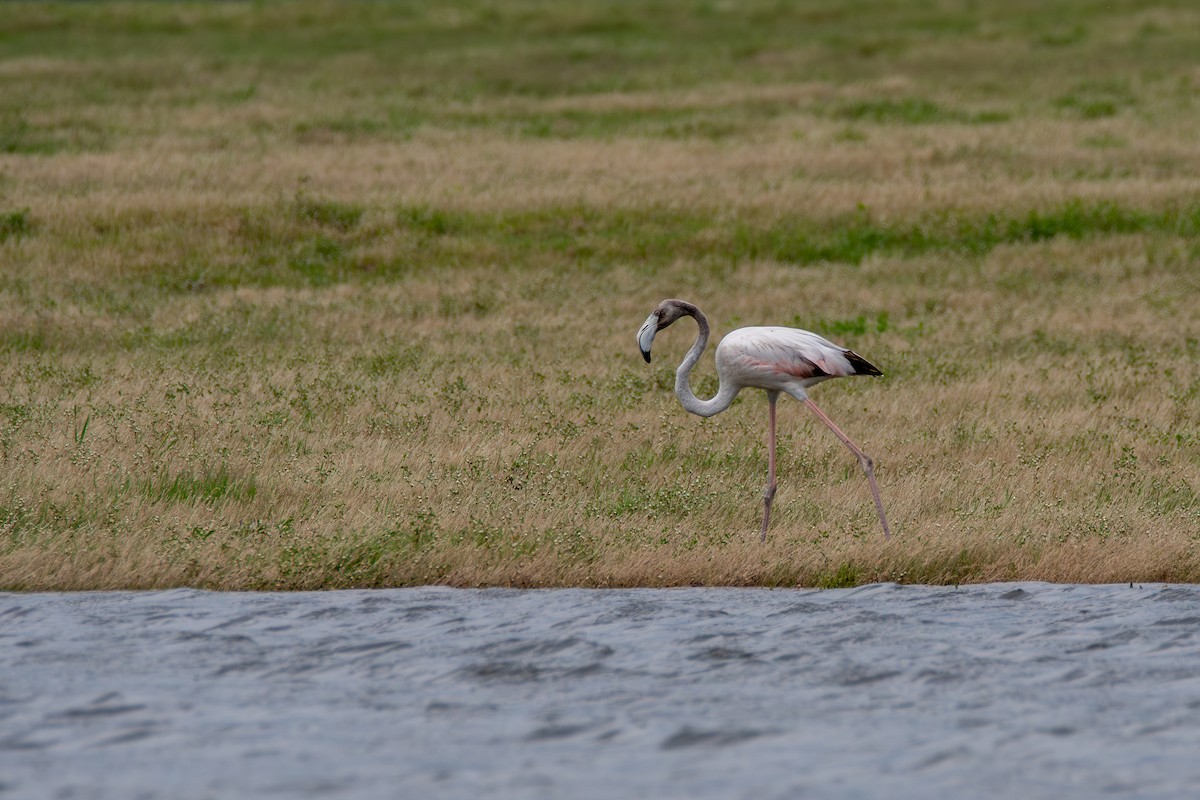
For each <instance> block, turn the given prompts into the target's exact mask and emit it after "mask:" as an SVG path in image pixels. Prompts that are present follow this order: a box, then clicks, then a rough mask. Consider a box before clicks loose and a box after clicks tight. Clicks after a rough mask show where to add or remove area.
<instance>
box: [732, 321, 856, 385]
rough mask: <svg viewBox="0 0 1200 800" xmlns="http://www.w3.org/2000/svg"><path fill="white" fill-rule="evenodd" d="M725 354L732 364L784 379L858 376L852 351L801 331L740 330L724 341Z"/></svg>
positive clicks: (806, 379)
mask: <svg viewBox="0 0 1200 800" xmlns="http://www.w3.org/2000/svg"><path fill="white" fill-rule="evenodd" d="M721 350H724V351H725V353H724V354H723V355H724V356H725V358H726V359H727V360H729V361H737V362H740V364H741V365H744V368H750V369H754V370H755V371H758V372H762V373H766V374H774V375H776V376H778V377H780V378H795V379H799V380H802V381H811V382H814V383H815V382H817V381H820V380H825V379H827V378H838V377H843V376H846V375H854V374H856V373H857V370H856V369H855V365H854V363H853V362H852V360H851V359H850V358H848V357H847V355H848V353H849V351H848V350H846V349H845V348H843V347H839V346H837V345H836V344H834V343H833V342H831V341H829V340H828V339H825V338H824V337H822V336H818V335H817V334H815V333H812V332H810V331H805V330H800V329H799V328H776V327H771V328H740V329H738V330H736V331H733V332H732V333H730V334H729V335H728V336H726V337H725V339H723V340H722V341H721ZM860 360H861V359H860ZM864 363H865V362H864Z"/></svg>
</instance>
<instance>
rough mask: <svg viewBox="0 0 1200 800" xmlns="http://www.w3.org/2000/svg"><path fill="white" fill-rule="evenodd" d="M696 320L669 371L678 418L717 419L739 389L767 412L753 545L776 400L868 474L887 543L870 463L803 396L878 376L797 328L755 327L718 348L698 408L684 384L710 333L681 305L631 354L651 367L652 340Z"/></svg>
mask: <svg viewBox="0 0 1200 800" xmlns="http://www.w3.org/2000/svg"><path fill="white" fill-rule="evenodd" d="M684 316H690V317H693V318H694V319H695V320H696V325H697V326H698V327H699V333H698V334H697V336H696V343H695V344H693V345H692V349H691V350H689V351H688V352H687V355H686V356H684V359H683V362H682V363H681V364H680V365H679V368H678V369H677V370H675V396H676V397H678V398H679V402H680V403H682V404H683V407H684V409H685V410H687V411H690V412H691V413H693V414H698V415H699V416H701V417H711V416H713V415H715V414H719V413H721V412H722V411H724V410H725V409H727V408H729V406H730V405H731V404H732V403H733V399H734V398H735V397H737V394H738V392H740V391H741V390H742V389H763V390H765V391H766V393H767V404H768V408H769V416H768V420H769V422H768V425H767V454H768V455H767V488H766V489H765V490H764V491H763V518H762V531H761V534H760V537H759V538H760V541H763V542H765V541H766V540H767V525H768V524H770V522H771V501H773V500H774V499H775V402H776V401H777V400H778V399H779V393H780V392H784V393H786V394H788V395H791V396H792V397H794V398H795V399H796V400H798V401H799V402H801V403H803V404H804V405H806V406H808V407H809V409H810V410H811V411H812V412H813V413H814V414H816V415H817V419H819V420H821V422H823V423H825V425H826V426H827V427H828V428H829V430H831V431H833V435H834V436H836V437H837V438H838V439H839V440H840V441H841V443H842V444H844V445H846V447H848V448H849V449H850V452H851V453H853V454H854V457H855V458H857V459H858V463H859V464H861V465H862V468H863V471H864V472H865V473H866V474H867V481H868V482H869V483H870V484H871V496H872V497H874V498H875V510H876V511H878V512H879V523H880V524H881V525H883V535H884V537H885V538H887V537H890V536H891V529H890V528H889V527H888V521H887V517H886V516H884V513H883V500H882V499H880V496H879V485H878V484H876V483H875V462H874V461H872V460H871V457H870V456H868V455H867V454H866V453H864V452H863V451H862V449H861V448H859V446H858V445H856V444H855V443H854V442H852V441H850V437H849V436H847V435H846V434H844V433H843V432H842V431H841V429H840V428H838V426H837V425H834V424H833V420H831V419H830V418H829V417H827V416H825V412H823V411H822V410H821V409H819V408H817V405H816V404H815V403H813V401H812V400H811V399H809V397H808V389H809V387H810V386H815V385H816V384H818V383H820V382H821V381H827V380H829V379H830V378H841V377H845V376H849V375H882V374H883V373H882V372H880V371H879V369H878V368H877V367H875V365H874V364H872V363H870V362H869V361H867V360H866V359H865V358H863V357H862V356H860V355H859V354H858V353H855V352H854V351H852V350H847V349H846V348H845V347H841V346H839V345H836V344H834V343H833V342H831V341H829V340H828V339H825V338H824V337H822V336H818V335H817V334H815V333H812V332H810V331H805V330H801V329H799V328H781V327H761V328H760V327H755V328H738V329H737V330H735V331H731V332H730V333H729V334H728V335H727V336H726V337H725V338H724V339H722V340H721V342H720V343H719V344H718V345H717V375H718V377H719V378H720V380H721V384H720V388H719V389H718V390H717V394H716V396H714V397H712V398H711V399H709V400H701V399H700V398H698V397H696V395H694V394H693V393H692V390H691V387H689V386H688V378H689V376H690V375H691V374H692V368H693V367H694V366H696V362H697V361H699V360H700V355H701V354H702V353H703V352H704V348H706V347H707V346H708V335H709V326H708V318H707V317H706V316H704V312H703V311H701V310H700V309H699V308H697V307H696V306H695V305H693V304H692V303H688V302H686V301H684V300H663V301H662V302H661V303H659V304H658V307H657V308H655V309H654V313H652V314H651V315H650V316H649V317H647V318H646V321H645V322H644V323H643V324H642V327H641V329H640V330H639V331H638V335H637V340H638V348H639V349H640V350H641V351H642V357H643V358H645V359H646V363H650V345H651V344H652V343H653V342H654V337H655V335H656V334H657V333H658V332H659V331H661V330H662V329H663V328H666V327H667V326H668V325H671V324H672V323H674V322H675V321H676V320H678V319H679V318H681V317H684Z"/></svg>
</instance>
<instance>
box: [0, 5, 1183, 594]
mask: <svg viewBox="0 0 1200 800" xmlns="http://www.w3.org/2000/svg"><path fill="white" fill-rule="evenodd" d="M992 5H996V7H983V8H980V7H976V6H975V4H969V3H954V2H951V3H938V4H931V3H924V2H917V1H916V0H913V2H883V1H881V0H876V1H872V2H866V1H865V0H864V1H863V2H855V3H844V4H837V8H829V7H828V4H827V3H816V2H811V3H810V2H801V3H797V4H793V5H787V6H782V7H781V6H780V5H778V4H775V3H764V4H756V3H749V4H737V5H733V6H730V7H728V8H726V7H724V6H721V5H719V4H718V5H709V6H700V7H697V6H695V5H694V4H691V3H674V2H658V3H650V4H640V5H630V4H627V3H609V2H601V1H600V0H588V2H584V3H574V4H566V5H564V4H557V3H539V2H532V1H531V2H524V1H523V0H522V1H519V2H513V3H508V4H504V5H503V7H502V8H499V9H496V8H494V7H493V4H485V3H465V2H464V3H456V4H453V5H450V6H447V5H446V4H439V3H388V2H370V3H355V4H342V3H333V2H315V1H313V2H298V3H270V2H268V3H261V4H235V3H197V4H187V3H171V4H163V3H91V4H75V3H63V4H59V3H53V2H51V3H29V4H23V3H15V4H7V5H6V6H5V14H4V15H3V16H2V18H0V353H2V357H0V464H2V465H3V470H4V474H5V476H6V477H5V480H4V484H3V485H2V486H0V587H3V588H8V589H80V588H114V587H162V586H173V585H181V584H188V585H196V586H204V587H213V588H230V589H233V588H288V589H293V588H333V587H343V586H385V585H405V584H415V583H430V582H445V583H451V584H457V585H478V584H487V585H492V584H503V585H519V586H558V585H594V586H608V585H678V584H757V585H772V586H775V585H778V586H786V585H795V584H804V585H818V586H840V585H850V584H854V583H860V582H865V581H875V580H902V581H919V582H966V581H983V580H1009V579H1043V580H1061V581H1087V582H1093V581H1096V582H1099V581H1129V580H1137V581H1152V580H1180V581H1192V580H1198V579H1200V551H1198V549H1197V548H1198V543H1200V322H1197V320H1198V319H1200V314H1198V313H1197V308H1198V306H1197V297H1200V244H1198V241H1200V239H1198V234H1200V178H1197V177H1196V176H1198V175H1200V133H1197V132H1198V131H1200V125H1198V124H1197V123H1198V122H1200V104H1198V101H1197V97H1200V93H1198V89H1200V71H1197V67H1196V66H1195V59H1194V54H1195V53H1196V52H1200V11H1197V10H1195V9H1194V8H1192V6H1191V4H1189V3H1184V2H1177V3H1171V2H1164V3H1158V4H1155V5H1153V6H1146V5H1145V4H1144V3H1135V2H1105V3H1099V2H1090V1H1088V0H1074V1H1073V2H1067V3H1059V4H1055V5H1054V6H1053V7H1052V8H1050V9H1046V8H1044V7H1043V4H1038V3H1014V4H1003V7H1000V6H999V5H998V4H992ZM672 296H675V297H684V298H687V299H689V300H692V301H694V302H696V303H698V304H699V305H700V306H701V307H702V308H704V309H705V310H706V311H707V312H708V313H709V315H710V318H711V319H712V321H713V324H714V326H715V327H716V329H717V332H718V333H719V334H720V333H724V332H726V331H728V330H730V329H731V328H733V327H737V326H738V325H747V324H760V323H762V324H790V325H797V326H800V327H805V328H810V329H813V330H816V331H819V332H822V333H824V334H826V335H828V336H830V337H831V338H834V339H835V340H837V341H839V342H841V343H842V344H845V345H846V346H849V347H852V348H854V349H855V350H856V351H858V352H860V353H862V354H863V355H864V356H865V357H867V358H868V359H870V360H871V361H872V362H873V363H875V364H878V365H879V366H880V367H881V368H882V369H883V370H884V372H885V377H884V378H883V379H879V380H870V379H857V380H845V381H840V382H834V383H831V384H826V385H825V386H822V387H820V388H819V389H818V390H816V392H815V393H814V397H815V399H816V400H817V402H818V403H821V404H822V406H823V407H824V408H825V409H826V410H827V411H828V413H830V415H831V416H832V417H833V418H834V419H835V420H837V421H838V422H839V424H841V425H842V427H843V428H844V429H845V430H846V431H847V432H848V433H849V434H850V435H851V436H852V437H855V438H856V439H857V440H858V441H859V442H860V443H861V444H862V445H863V446H864V449H866V450H867V452H869V453H871V454H872V455H873V456H874V457H875V459H876V461H877V463H878V476H879V481H880V485H881V489H882V491H883V495H884V502H885V505H886V507H887V510H888V513H889V516H890V518H891V520H892V522H893V525H894V527H895V529H896V534H897V535H896V536H894V537H893V539H891V540H890V541H884V540H883V539H882V536H881V534H880V532H879V530H878V522H877V521H876V519H875V514H874V510H873V507H872V505H871V501H870V496H869V494H868V492H867V487H866V485H865V481H864V480H863V478H862V475H861V472H860V471H859V469H858V467H857V464H856V463H855V462H854V461H853V459H852V458H851V457H850V456H849V454H848V453H847V452H845V451H844V449H842V448H841V446H840V445H839V444H838V443H837V441H836V440H835V439H833V437H832V436H830V435H829V434H828V432H827V431H825V430H824V429H823V428H822V427H821V426H820V425H819V424H814V423H815V420H812V419H810V418H809V416H807V415H806V413H805V412H803V410H802V409H800V408H799V407H798V406H796V405H795V404H794V403H787V402H785V403H782V404H781V414H780V434H781V449H780V466H779V471H780V488H779V494H778V495H777V497H776V501H775V506H774V515H773V521H772V532H771V538H770V540H769V541H768V542H767V544H766V545H760V544H759V543H758V541H757V535H756V529H757V524H758V519H759V513H760V495H761V490H762V486H763V483H764V482H765V469H766V468H765V462H766V453H765V442H764V434H765V422H766V403H765V401H764V400H763V397H762V393H761V392H746V393H744V395H743V396H742V397H741V398H740V399H739V400H738V401H737V402H736V403H735V405H734V407H733V408H732V409H730V410H729V411H728V412H726V413H724V414H722V415H720V416H718V417H715V418H712V419H709V420H700V419H698V418H696V417H691V416H689V415H687V414H686V413H685V412H684V411H683V410H682V409H681V408H680V407H679V405H678V403H677V402H676V400H675V399H674V397H673V394H672V391H671V388H672V385H673V380H674V376H673V368H674V365H675V364H676V363H677V362H678V360H679V359H680V358H681V357H682V355H683V353H684V351H685V350H686V349H687V347H688V346H690V344H691V341H692V336H693V329H692V328H691V327H690V323H686V322H685V323H681V324H680V325H678V326H676V327H674V328H671V329H670V330H669V331H667V332H665V333H663V334H662V336H661V337H660V339H659V340H658V341H656V343H655V352H656V356H657V357H656V359H655V361H654V363H653V364H651V365H646V364H644V363H643V362H642V361H641V359H640V357H639V356H638V353H637V348H636V345H635V343H634V334H635V333H636V331H637V328H638V326H639V325H640V324H641V322H642V320H644V319H645V316H646V314H648V313H649V311H650V310H651V309H652V308H653V307H654V305H655V304H656V303H657V302H658V301H659V300H661V299H662V298H664V297H672ZM697 375H699V376H700V377H699V381H698V383H699V385H698V386H697V393H698V394H701V395H706V394H708V393H711V392H712V391H713V390H715V386H716V380H715V375H714V372H713V368H712V360H711V355H709V357H708V359H707V360H706V361H704V362H702V363H701V366H700V367H699V368H698V371H697Z"/></svg>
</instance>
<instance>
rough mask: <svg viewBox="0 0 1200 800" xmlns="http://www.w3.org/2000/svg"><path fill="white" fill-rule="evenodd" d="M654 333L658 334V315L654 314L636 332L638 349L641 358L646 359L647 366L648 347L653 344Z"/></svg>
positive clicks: (648, 359)
mask: <svg viewBox="0 0 1200 800" xmlns="http://www.w3.org/2000/svg"><path fill="white" fill-rule="evenodd" d="M656 333H658V314H657V313H654V314H651V315H650V316H648V317H646V321H645V322H643V323H642V328H641V330H639V331H638V349H639V350H641V351H642V358H644V359H646V363H647V364H649V363H650V345H651V344H652V343H653V342H654V334H656Z"/></svg>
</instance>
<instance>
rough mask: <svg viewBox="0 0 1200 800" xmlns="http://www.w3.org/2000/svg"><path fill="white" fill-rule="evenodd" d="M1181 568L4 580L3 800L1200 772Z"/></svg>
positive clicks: (771, 789)
mask: <svg viewBox="0 0 1200 800" xmlns="http://www.w3.org/2000/svg"><path fill="white" fill-rule="evenodd" d="M1198 630H1200V587H1190V586H1189V587H1183V586H1145V587H1141V586H1139V587H1133V588H1131V587H1129V586H1127V585H1126V586H1056V585H1047V584H1035V583H1022V584H1003V585H991V586H981V587H969V588H968V587H963V588H958V589H954V588H927V587H909V586H896V585H891V584H883V585H876V586H867V587H862V588H859V589H850V590H836V591H778V590H777V591H769V590H757V589H755V590H745V589H676V590H630V591H584V590H560V591H512V590H482V591H464V590H452V589H443V588H424V589H403V590H389V591H361V592H360V591H353V592H331V593H302V594H215V593H208V592H199V591H192V590H176V591H167V592H149V593H141V592H135V593H123V592H105V593H89V594H34V595H15V594H0V797H13V798H18V797H19V798H51V797H60V798H121V799H122V800H124V799H125V798H143V799H145V800H148V799H149V798H171V799H172V800H175V799H176V798H209V797H211V798H237V797H246V798H250V797H254V798H258V797H272V796H275V797H316V798H324V797H329V798H340V797H347V798H351V797H352V798H475V797H486V798H567V797H570V798H637V797H647V798H755V800H762V799H763V798H805V797H813V798H828V797H838V798H854V797H862V798H868V797H869V798H876V797H885V796H886V797H891V798H905V797H914V798H918V797H919V798H937V797H954V798H960V797H969V798H979V797H997V798H998V797H1005V798H1011V797H1022V798H1043V797H1044V798H1051V797H1053V798H1056V800H1061V799H1062V798H1076V797H1078V798H1093V797H1098V796H1103V795H1106V794H1107V795H1112V796H1119V797H1130V796H1136V797H1139V798H1156V797H1161V798H1179V797H1195V796H1200V795H1197V791H1200V638H1198V637H1197V632H1198Z"/></svg>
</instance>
